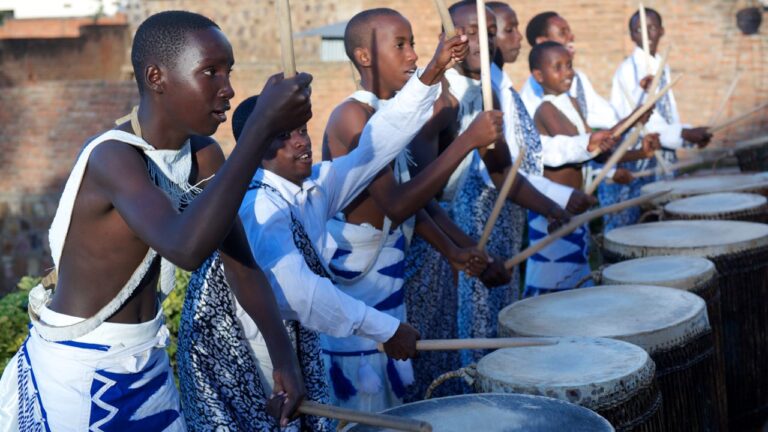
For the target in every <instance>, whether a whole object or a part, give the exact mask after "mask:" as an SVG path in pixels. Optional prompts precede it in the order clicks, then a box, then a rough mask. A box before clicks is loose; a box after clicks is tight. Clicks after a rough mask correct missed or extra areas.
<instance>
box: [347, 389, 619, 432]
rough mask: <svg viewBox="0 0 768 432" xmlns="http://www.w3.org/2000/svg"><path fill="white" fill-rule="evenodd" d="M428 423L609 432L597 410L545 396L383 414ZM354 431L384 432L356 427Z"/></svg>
mask: <svg viewBox="0 0 768 432" xmlns="http://www.w3.org/2000/svg"><path fill="white" fill-rule="evenodd" d="M383 413H384V414H392V415H396V416H400V417H408V418H412V419H418V420H424V421H426V422H429V423H430V424H431V425H432V430H433V431H435V432H472V431H478V432H562V431H569V432H604V431H605V432H607V431H613V427H612V426H611V424H610V423H608V421H607V420H606V419H604V418H602V417H601V416H599V415H598V414H596V413H595V412H593V411H590V410H589V409H587V408H584V407H580V406H578V405H574V404H571V403H568V402H564V401H561V400H557V399H552V398H546V397H541V396H530V395H513V394H498V393H479V394H472V395H461V396H449V397H444V398H437V399H429V400H424V401H420V402H414V403H409V404H405V405H401V406H399V407H395V408H391V409H388V410H386V411H384V412H383ZM349 430H350V431H383V430H389V429H381V428H377V427H371V426H363V425H356V426H354V427H352V428H351V429H349Z"/></svg>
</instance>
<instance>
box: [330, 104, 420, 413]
mask: <svg viewBox="0 0 768 432" xmlns="http://www.w3.org/2000/svg"><path fill="white" fill-rule="evenodd" d="M350 99H354V100H356V101H359V102H361V103H364V104H367V105H369V106H370V107H372V108H373V109H374V110H375V111H377V110H378V109H379V108H380V106H381V107H383V106H385V105H386V103H387V101H386V100H379V99H378V98H377V97H376V95H374V94H373V93H371V92H369V91H365V90H359V91H357V92H355V93H354V94H353V95H352V96H350ZM407 163H408V162H407V150H405V151H403V152H401V153H400V154H399V155H398V157H397V159H395V169H394V171H395V172H394V174H395V179H396V180H397V181H398V183H405V182H407V181H408V180H410V174H409V173H408V166H407ZM413 225H414V218H410V219H409V220H408V221H406V223H405V224H404V225H403V226H400V227H397V228H395V229H391V226H392V223H391V221H390V220H389V218H387V217H386V216H385V217H384V226H383V229H382V230H379V229H376V228H375V227H373V226H372V225H370V224H361V225H357V224H351V223H347V222H345V221H344V214H343V213H340V214H338V215H337V216H336V218H334V219H331V220H329V221H328V223H327V224H326V227H327V229H328V234H329V235H330V236H331V237H333V239H334V240H335V243H336V246H335V248H334V249H335V250H334V251H333V256H332V258H331V260H330V262H329V264H328V268H329V269H330V271H331V272H332V273H333V275H334V277H335V280H336V282H337V285H336V286H337V287H338V288H339V289H340V290H341V291H343V292H344V293H345V294H347V295H349V296H351V297H353V298H355V299H358V300H362V301H363V302H364V303H365V304H366V305H368V306H371V307H373V308H374V309H376V310H379V311H381V312H384V313H386V314H389V315H391V316H393V317H395V318H397V319H398V320H401V321H405V305H404V294H403V282H404V273H405V249H406V244H407V243H408V242H409V240H407V236H406V233H405V231H408V232H410V233H411V234H412V233H413ZM321 343H322V348H323V360H324V361H325V366H326V370H327V371H328V377H329V380H330V383H331V389H332V390H333V391H332V393H331V396H332V402H333V404H334V405H339V406H342V407H346V408H352V409H358V410H363V411H372V412H378V411H382V410H385V409H387V408H391V407H393V406H397V405H400V404H402V401H403V397H404V396H405V392H406V387H407V386H409V385H411V384H413V381H414V378H413V367H412V365H411V361H410V360H406V361H399V360H394V359H391V358H389V357H388V356H387V355H386V354H384V353H381V352H379V350H378V349H377V347H376V345H377V344H376V342H375V341H373V340H371V339H369V338H363V337H359V336H349V337H333V336H329V335H321Z"/></svg>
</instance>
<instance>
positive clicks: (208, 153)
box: [189, 135, 226, 184]
mask: <svg viewBox="0 0 768 432" xmlns="http://www.w3.org/2000/svg"><path fill="white" fill-rule="evenodd" d="M189 144H190V146H191V150H192V155H193V156H192V157H193V159H194V167H195V170H196V172H195V173H193V176H192V177H193V179H192V180H193V181H194V183H197V182H199V181H201V180H203V179H207V178H208V177H210V176H212V175H214V174H215V173H216V172H217V171H218V170H219V168H221V166H222V165H224V162H225V160H226V157H225V156H224V151H223V150H222V149H221V146H220V145H219V143H218V142H217V141H216V140H215V139H213V138H211V137H208V136H201V135H195V136H192V137H191V138H190V142H189ZM194 183H193V184H194Z"/></svg>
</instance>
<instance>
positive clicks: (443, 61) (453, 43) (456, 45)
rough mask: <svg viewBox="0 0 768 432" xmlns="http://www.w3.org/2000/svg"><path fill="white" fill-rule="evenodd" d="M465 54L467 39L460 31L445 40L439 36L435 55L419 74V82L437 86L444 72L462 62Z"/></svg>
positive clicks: (443, 36)
mask: <svg viewBox="0 0 768 432" xmlns="http://www.w3.org/2000/svg"><path fill="white" fill-rule="evenodd" d="M467 54H469V39H468V38H467V36H466V35H464V34H463V32H462V31H461V30H459V34H457V35H455V36H452V37H450V38H448V39H445V35H444V34H443V35H440V42H439V43H438V44H437V49H436V50H435V55H434V56H432V60H430V62H429V64H428V65H427V67H426V68H425V69H424V73H422V74H421V82H423V83H424V84H427V85H432V84H437V83H438V82H439V81H440V80H441V79H442V77H443V74H444V73H445V71H446V70H448V69H450V68H452V67H453V66H454V65H455V64H456V63H458V62H460V61H462V60H464V59H465V58H466V57H467Z"/></svg>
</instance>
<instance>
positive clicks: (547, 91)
mask: <svg viewBox="0 0 768 432" xmlns="http://www.w3.org/2000/svg"><path fill="white" fill-rule="evenodd" d="M541 88H542V90H544V94H545V95H553V96H560V95H561V94H565V92H563V93H558V92H557V91H555V90H552V89H549V88H546V87H544V86H541Z"/></svg>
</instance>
